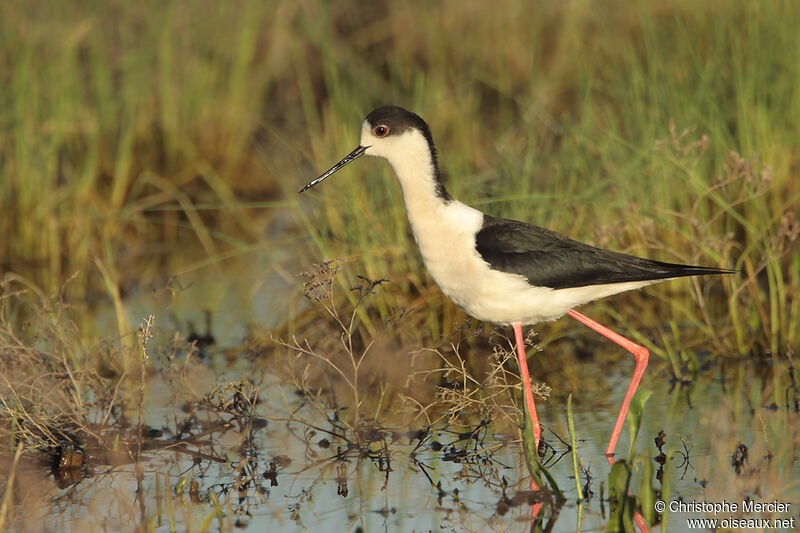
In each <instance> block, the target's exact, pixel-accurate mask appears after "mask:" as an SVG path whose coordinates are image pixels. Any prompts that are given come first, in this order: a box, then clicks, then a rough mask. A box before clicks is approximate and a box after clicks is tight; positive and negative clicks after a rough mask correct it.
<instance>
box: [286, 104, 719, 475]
mask: <svg viewBox="0 0 800 533" xmlns="http://www.w3.org/2000/svg"><path fill="white" fill-rule="evenodd" d="M362 155H372V156H378V157H384V158H386V159H388V160H389V163H391V165H392V167H393V168H394V171H395V173H396V174H397V179H398V180H399V181H400V186H401V187H402V189H403V197H404V199H405V206H406V213H407V214H408V221H409V222H410V223H411V229H412V230H413V232H414V237H415V238H416V240H417V244H418V245H419V250H420V253H421V254H422V259H423V261H424V263H425V266H426V267H427V269H428V272H429V273H430V275H431V277H432V278H433V280H434V281H435V282H436V284H437V285H438V286H439V288H441V289H442V292H444V293H445V294H446V295H447V296H448V297H449V298H450V299H451V300H452V301H453V302H454V303H455V304H457V305H458V306H460V307H461V308H462V309H464V311H466V312H467V313H469V314H470V315H472V316H473V317H475V318H477V319H479V320H485V321H487V322H492V323H494V324H500V325H511V326H513V328H514V335H515V338H516V343H517V356H518V358H519V366H520V372H521V374H522V384H523V387H524V389H525V401H526V404H527V407H528V411H529V413H530V416H531V421H532V422H533V434H534V438H535V440H536V445H537V447H538V444H539V436H540V435H541V429H540V427H539V422H538V419H537V417H536V410H535V408H534V404H533V394H532V391H531V385H530V378H529V376H528V365H527V361H526V358H525V346H524V342H523V338H522V326H523V325H528V324H536V323H537V322H541V321H546V320H555V319H557V318H559V317H561V316H563V315H564V314H568V315H569V316H571V317H573V318H574V319H576V320H578V321H580V322H581V323H583V324H585V325H587V326H589V327H590V328H592V329H594V330H595V331H597V332H599V333H600V334H601V335H604V336H606V337H608V338H609V339H611V340H612V341H614V342H616V343H617V344H619V345H620V346H622V347H623V348H625V349H626V350H628V351H629V352H630V353H632V354H633V356H634V357H635V359H636V367H635V370H634V373H633V378H632V379H631V383H630V385H629V386H628V390H627V392H626V394H625V399H624V400H623V402H622V408H621V409H620V412H619V416H618V417H617V421H616V424H615V425H614V430H613V432H612V434H611V440H610V441H609V443H608V448H607V450H606V454H607V455H608V456H609V460H610V458H611V456H612V454H613V452H614V447H615V446H616V443H617V438H618V437H619V434H620V431H621V430H622V423H623V421H624V420H625V415H626V414H627V412H628V404H629V403H630V401H631V398H632V397H633V394H634V392H635V391H636V388H637V386H638V385H639V381H640V380H641V377H642V374H643V373H644V369H645V367H646V366H647V359H648V351H647V349H646V348H644V347H643V346H640V345H638V344H636V343H634V342H631V341H630V340H628V339H626V338H625V337H623V336H621V335H618V334H617V333H614V332H613V331H611V330H609V329H608V328H605V327H604V326H601V325H600V324H598V323H597V322H594V321H593V320H591V319H589V318H587V317H586V316H584V315H582V314H580V313H578V312H577V311H575V310H574V308H575V307H577V306H579V305H581V304H585V303H587V302H590V301H592V300H596V299H598V298H603V297H605V296H610V295H612V294H617V293H619V292H623V291H628V290H631V289H638V288H640V287H644V286H645V285H650V284H652V283H658V282H660V281H664V280H667V279H671V278H677V277H681V276H695V275H703V274H724V273H729V272H730V271H728V270H722V269H717V268H709V267H698V266H687V265H677V264H672V263H662V262H660V261H651V260H649V259H642V258H639V257H634V256H631V255H626V254H622V253H618V252H611V251H609V250H601V249H599V248H594V247H592V246H589V245H588V244H583V243H580V242H576V241H573V240H572V239H569V238H567V237H565V236H563V235H560V234H558V233H555V232H553V231H550V230H547V229H544V228H540V227H537V226H532V225H530V224H526V223H524V222H517V221H515V220H507V219H502V218H495V217H493V216H489V215H486V214H484V213H482V212H480V211H478V210H477V209H473V208H472V207H469V206H467V205H464V204H462V203H461V202H459V201H457V200H455V199H454V198H453V197H452V196H450V195H449V194H448V192H447V190H446V189H445V187H444V183H443V182H442V178H441V175H440V174H439V167H438V163H437V157H436V148H435V146H434V144H433V138H432V137H431V132H430V129H429V128H428V125H427V124H426V123H425V122H424V121H423V120H422V119H421V118H420V117H419V116H417V115H415V114H414V113H411V112H409V111H406V110H405V109H402V108H400V107H395V106H383V107H379V108H377V109H375V110H374V111H372V112H371V113H370V114H369V115H367V118H366V119H365V120H364V122H363V123H362V125H361V144H360V146H359V147H358V148H356V149H355V150H353V151H352V152H350V153H349V154H348V155H347V156H345V158H344V159H342V160H341V161H339V162H338V163H336V164H335V165H334V166H333V167H332V168H331V169H330V170H328V171H327V172H325V173H324V174H322V175H321V176H320V177H318V178H317V179H315V180H313V181H312V182H311V183H309V184H308V185H306V186H305V187H303V189H302V190H301V191H300V192H303V191H306V190H308V189H310V188H311V187H313V186H314V185H316V184H318V183H319V182H321V181H322V180H324V179H325V178H327V177H328V176H330V175H331V174H333V173H334V172H336V171H337V170H339V169H341V168H342V167H344V166H345V165H347V164H348V163H350V162H351V161H354V160H356V159H357V158H359V157H361V156H362Z"/></svg>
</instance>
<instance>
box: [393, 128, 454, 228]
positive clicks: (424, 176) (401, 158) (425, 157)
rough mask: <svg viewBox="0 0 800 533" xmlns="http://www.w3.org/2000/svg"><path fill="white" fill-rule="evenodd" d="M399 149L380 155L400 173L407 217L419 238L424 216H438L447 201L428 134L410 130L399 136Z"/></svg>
mask: <svg viewBox="0 0 800 533" xmlns="http://www.w3.org/2000/svg"><path fill="white" fill-rule="evenodd" d="M401 147H402V149H400V148H401ZM391 148H394V147H391ZM396 148H398V149H397V150H393V149H388V150H385V151H383V153H382V154H381V155H383V156H384V157H385V158H386V159H388V160H389V163H390V164H391V165H392V168H393V169H394V172H395V174H397V180H398V181H399V182H400V187H401V188H402V189H403V199H404V200H405V204H406V213H407V214H408V220H409V222H410V223H411V227H412V229H413V230H414V234H415V235H416V236H417V237H418V231H417V230H418V227H419V223H420V222H421V221H422V220H423V219H425V218H430V217H432V216H433V217H435V214H436V212H440V210H441V209H443V208H444V207H446V206H447V204H448V201H447V200H445V199H444V198H442V197H441V196H439V194H440V193H439V187H440V185H439V182H438V181H437V178H436V169H435V167H434V162H433V158H432V156H431V151H430V148H429V147H428V142H427V140H426V139H425V137H424V136H423V135H422V134H421V133H419V132H418V131H416V130H410V131H408V132H406V133H404V134H403V136H402V138H400V139H397V145H396Z"/></svg>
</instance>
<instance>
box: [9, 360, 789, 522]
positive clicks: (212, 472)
mask: <svg viewBox="0 0 800 533" xmlns="http://www.w3.org/2000/svg"><path fill="white" fill-rule="evenodd" d="M620 366H622V365H620ZM623 368H624V367H623ZM625 369H626V370H627V368H625ZM584 372H585V376H584V379H590V378H591V379H595V380H597V379H603V380H604V383H601V384H600V387H599V390H602V389H608V390H612V389H616V391H615V392H610V393H608V395H606V394H605V393H600V394H596V393H594V394H587V393H586V392H585V391H575V398H574V404H575V405H574V421H575V427H576V434H577V438H578V453H579V456H580V461H581V463H582V464H583V465H584V466H585V467H588V469H589V472H590V475H591V481H589V485H588V486H589V490H590V498H589V499H588V500H587V501H585V502H584V503H583V506H582V509H581V530H582V531H597V530H603V529H604V528H605V527H606V522H607V520H608V516H609V502H608V501H605V500H603V499H601V497H600V491H601V484H606V483H607V481H606V478H607V476H608V473H609V466H608V464H607V463H606V460H605V457H604V455H603V449H604V447H605V442H606V439H607V438H608V434H609V432H610V428H611V425H612V423H613V418H614V415H615V414H616V406H611V407H610V408H609V407H608V405H609V404H613V403H615V402H616V398H617V397H620V396H621V391H619V385H620V384H623V383H624V382H625V380H626V379H627V375H622V374H620V375H614V374H612V375H607V376H602V378H598V376H597V373H596V370H595V369H593V368H592V364H591V363H590V364H587V365H585V366H584ZM255 374H258V375H259V376H260V377H259V381H260V384H259V387H258V388H259V398H260V403H259V404H258V405H257V409H256V411H257V414H258V415H260V416H263V417H264V418H265V419H266V426H265V427H262V428H260V429H255V430H254V431H253V433H252V439H251V440H249V441H245V439H244V437H245V436H247V432H246V431H245V432H241V431H239V430H238V428H235V427H234V428H230V429H228V430H219V431H215V432H211V433H208V434H206V435H204V436H203V437H202V438H200V439H198V440H197V441H196V442H195V441H192V439H187V435H183V436H181V439H182V440H184V441H189V442H191V443H190V444H189V445H187V446H185V447H183V448H182V450H181V451H180V452H176V451H173V450H171V449H170V442H172V441H173V440H178V438H177V437H176V435H175V434H174V433H173V432H171V431H170V428H175V427H176V424H175V423H174V420H176V418H175V417H176V411H175V409H174V408H173V407H172V406H171V402H170V398H169V397H166V396H164V395H160V393H159V391H161V392H163V391H166V390H168V389H169V387H168V386H167V385H166V384H163V383H159V378H153V379H152V380H151V382H150V383H149V385H148V390H149V391H151V392H150V393H149V394H148V409H147V410H146V413H147V417H146V423H147V424H148V425H149V426H151V427H153V428H164V430H165V433H164V434H163V436H161V437H160V438H159V439H156V440H155V441H154V444H155V442H156V441H158V442H160V443H161V446H158V449H157V450H151V451H147V452H145V454H144V457H143V479H142V484H141V493H140V494H141V498H139V497H138V496H137V482H136V475H135V472H136V469H135V467H134V465H133V464H132V463H130V462H128V463H127V464H121V465H117V466H108V465H106V466H103V465H94V466H93V467H92V471H91V473H88V472H86V473H85V475H86V477H85V478H83V479H78V480H76V481H75V482H74V483H71V484H68V485H67V486H66V487H64V488H55V487H53V486H52V484H51V487H50V489H49V490H50V493H49V494H48V495H47V497H46V498H45V500H43V501H42V502H41V503H42V507H41V508H40V509H39V510H38V512H32V513H31V515H29V516H28V518H27V519H25V520H23V522H22V523H24V524H25V525H24V527H23V528H22V529H20V530H31V531H36V530H54V529H53V528H55V530H64V531H67V530H71V531H94V530H111V531H114V530H123V531H124V530H127V529H128V527H129V526H128V525H129V524H136V523H140V524H141V523H146V524H149V525H150V526H152V527H153V528H154V529H155V530H156V531H169V530H170V526H169V520H168V517H169V516H170V515H172V516H173V520H174V521H175V523H176V528H177V530H192V531H194V530H198V529H202V528H203V527H211V528H212V529H214V530H217V529H218V528H219V527H220V526H221V527H222V529H223V530H230V529H235V530H243V531H265V530H269V531H297V530H302V529H305V530H311V531H318V530H328V531H358V530H362V531H439V530H447V531H527V530H528V529H529V527H530V513H531V511H530V506H529V504H528V503H527V500H526V497H525V494H524V491H525V490H527V480H528V474H527V471H526V469H525V467H524V463H523V462H522V460H521V457H522V454H521V450H520V447H519V441H517V440H516V439H517V436H516V435H508V434H506V435H503V434H496V433H494V427H493V424H488V425H486V426H484V427H476V426H475V425H472V426H467V427H462V426H447V425H446V424H442V425H440V426H439V427H435V428H432V429H431V431H430V434H428V435H426V436H425V437H424V439H423V440H422V441H420V438H419V437H420V434H418V433H417V431H419V430H421V429H423V426H422V425H416V426H410V427H409V428H408V431H406V432H405V433H404V434H401V433H398V432H395V433H394V434H392V433H390V432H386V433H385V434H383V435H378V437H381V438H376V440H374V441H373V442H371V443H369V444H368V445H367V446H366V447H362V448H361V449H347V444H346V443H345V442H344V441H343V440H341V439H336V438H335V437H332V436H331V435H329V434H326V433H325V432H324V431H320V430H314V429H312V426H314V427H317V428H320V429H322V430H325V429H331V428H332V426H331V424H330V423H328V421H327V420H326V419H325V417H324V416H322V415H321V414H320V413H318V412H315V411H314V410H312V409H311V408H310V407H309V405H308V403H307V402H306V401H305V399H304V398H303V397H302V396H300V395H297V394H294V393H293V392H294V391H292V390H291V388H290V387H287V386H285V385H284V386H281V384H280V383H279V382H278V381H277V379H276V378H275V377H274V376H271V375H270V374H269V372H263V373H261V371H259V372H254V371H253V369H252V368H251V367H250V365H249V364H247V363H245V362H243V361H238V362H236V363H235V364H233V365H231V364H230V361H229V360H228V359H227V358H225V357H224V356H223V355H216V356H212V357H210V358H209V359H207V360H205V361H202V362H197V363H196V364H193V365H192V372H191V376H190V377H189V379H190V382H191V383H192V384H193V386H194V387H195V388H196V389H197V390H206V389H207V388H208V387H210V386H211V385H213V383H215V382H218V381H220V380H225V379H230V380H233V379H238V378H240V377H241V376H243V375H249V376H253V375H255ZM646 376H647V377H646V380H645V382H644V385H643V386H644V388H646V389H649V390H651V391H652V393H653V394H652V396H651V398H650V399H649V401H648V402H647V404H646V409H645V416H644V422H643V427H642V430H641V433H640V435H639V440H638V446H637V450H638V454H637V457H638V460H640V461H641V460H648V459H652V458H653V457H655V456H656V455H658V450H657V449H656V447H655V444H654V438H655V437H656V436H657V434H658V433H659V431H662V430H663V431H664V432H665V433H666V445H665V446H664V449H665V451H666V450H667V449H668V448H675V449H676V450H678V452H679V453H677V454H676V456H675V457H673V458H672V460H671V461H669V462H668V463H667V464H666V465H665V470H666V471H667V472H668V476H669V478H670V488H669V494H670V495H669V499H670V500H674V499H678V498H680V499H682V500H684V501H689V502H691V501H712V502H713V501H720V500H721V499H722V498H725V497H726V491H727V490H728V486H727V485H728V484H730V483H734V484H735V483H737V482H739V481H740V480H741V476H737V475H735V474H734V473H733V467H732V466H731V464H730V454H728V455H720V454H719V453H718V450H717V445H719V444H722V445H723V449H726V450H728V451H730V452H731V453H732V452H733V451H734V445H735V442H734V440H735V439H737V438H738V439H739V440H741V441H743V442H751V441H752V439H753V438H754V435H753V434H752V432H749V431H744V432H742V431H741V430H737V429H734V428H735V427H736V426H737V425H741V423H737V421H736V418H737V417H739V416H741V415H742V413H745V412H747V411H748V409H749V407H743V406H744V405H745V404H746V403H747V398H745V397H746V396H750V397H751V398H760V397H761V396H760V395H759V394H757V393H758V391H757V388H758V387H759V386H760V381H759V380H757V379H749V378H748V379H747V381H748V386H747V387H742V388H741V389H739V390H738V391H737V394H741V396H742V397H740V398H737V397H736V396H737V394H733V393H732V392H731V391H730V390H729V391H728V392H727V393H726V392H723V390H722V382H721V380H720V379H719V378H718V377H716V378H715V377H711V378H708V377H706V378H703V379H701V380H698V381H697V382H696V383H694V384H691V385H689V386H687V387H673V386H672V385H670V383H669V381H668V380H667V379H664V375H663V373H658V372H656V371H652V372H649V373H648V374H647V375H646ZM728 386H729V387H730V385H728ZM593 390H598V389H597V388H595V389H593ZM737 402H739V403H740V404H741V405H740V406H739V407H737V406H735V405H734V404H735V403H737ZM539 405H540V412H539V416H540V419H541V420H542V421H543V423H544V425H545V427H546V428H547V429H546V430H545V434H544V437H545V439H546V440H547V441H548V442H550V443H551V444H552V445H553V447H554V448H555V450H556V452H557V453H558V454H565V455H564V456H563V457H561V458H560V459H559V460H556V461H553V460H551V461H549V462H547V463H546V464H547V466H548V469H549V471H550V473H551V474H552V475H553V476H554V477H555V479H556V480H557V483H558V485H559V486H560V488H561V490H563V491H564V494H565V496H566V498H567V501H566V502H565V503H564V504H563V506H560V507H559V508H558V509H557V510H556V511H557V512H556V513H555V516H554V513H552V511H551V512H550V513H549V514H546V515H544V518H545V525H546V526H548V527H552V529H550V530H551V531H575V530H577V527H578V506H577V503H576V502H577V500H578V492H577V488H576V486H575V481H574V478H572V463H571V455H570V454H569V453H566V452H568V449H567V447H566V446H565V445H564V444H561V443H559V442H558V441H557V439H555V438H554V437H553V433H552V432H555V433H557V434H559V435H560V436H561V437H562V438H565V439H566V438H567V432H566V429H565V427H566V412H565V402H564V401H563V398H562V397H561V396H554V397H553V398H551V399H550V400H549V401H547V402H539ZM597 405H602V406H603V407H602V408H597V407H595V406H597ZM762 407H763V406H762ZM290 416H293V417H294V418H295V420H296V421H295V422H286V421H282V420H281V419H286V418H289V417H290ZM755 416H756V417H757V418H759V419H761V420H762V421H763V423H764V424H765V426H769V425H772V423H773V422H776V423H777V422H780V420H781V419H785V418H786V417H789V418H790V419H791V420H792V422H791V423H795V424H796V422H797V418H798V414H797V413H796V412H790V411H788V410H786V409H763V408H762V409H761V410H760V411H758V412H755ZM224 419H226V417H224V416H215V415H209V414H198V416H197V419H196V420H195V422H194V424H195V426H194V429H190V430H188V433H192V432H194V433H202V432H201V431H200V429H201V428H202V429H205V430H208V428H210V427H213V424H214V423H215V422H219V420H224ZM261 423H262V424H263V422H261ZM551 430H552V432H551ZM470 431H476V433H475V437H474V438H467V439H464V438H460V437H459V433H460V432H461V433H464V432H470ZM730 433H733V437H734V439H733V440H731V435H730ZM681 438H682V439H683V441H684V442H685V444H686V447H685V448H684V445H683V443H682V442H681ZM715 440H716V441H717V442H716V443H715ZM728 441H730V442H728ZM627 448H628V432H627V430H626V431H625V432H624V433H623V437H622V439H621V441H620V443H619V445H618V448H617V449H618V451H620V452H621V454H620V455H625V454H624V452H623V451H624V450H626V449H627ZM681 451H685V452H687V454H688V459H687V458H685V457H683V456H682V454H681V453H680V452H681ZM758 464H760V461H759V460H758V458H752V459H751V460H750V465H758ZM653 467H654V468H653V469H654V470H656V469H657V468H658V465H657V464H654V465H653ZM790 469H791V471H790V472H785V474H786V477H785V479H786V480H797V479H800V469H798V466H797V463H796V461H794V462H793V463H792V464H791V465H790ZM639 470H641V465H639ZM34 472H35V471H34ZM34 472H32V471H28V472H27V475H29V476H31V475H35V474H34ZM167 474H169V479H170V490H169V491H167V490H166V489H165V488H164V483H165V477H166V475H167ZM41 475H44V472H42V474H41ZM78 477H80V476H78ZM634 478H635V481H634V483H633V484H632V487H638V486H639V481H638V476H637V475H636V474H635V475H634ZM748 479H749V481H748V483H750V484H751V485H753V484H755V485H753V487H755V486H756V485H759V483H758V482H757V481H753V480H754V478H753V476H752V475H751V476H750V477H749V478H748ZM654 482H655V488H656V489H657V490H662V489H663V487H662V486H661V483H660V482H658V481H655V480H654ZM586 484H587V478H586V476H585V475H583V474H582V475H581V485H582V486H585V485H586ZM179 487H180V488H179ZM764 488H766V487H762V489H764ZM633 490H634V492H635V491H636V489H635V488H634V489H633ZM604 492H605V494H604V496H605V497H607V496H608V489H607V487H604ZM799 492H800V491H798V486H797V483H795V484H794V486H786V487H784V489H782V492H775V493H772V494H769V493H766V494H765V493H762V494H761V496H760V497H761V498H762V499H764V500H767V499H770V500H771V499H777V500H778V501H781V502H788V503H790V504H792V509H791V512H790V513H788V514H787V513H783V514H781V516H797V511H798V509H797V507H798V505H797V502H798V495H799ZM212 494H213V495H214V497H216V498H217V500H218V501H219V502H220V508H221V510H222V516H221V518H218V517H217V516H216V514H214V509H215V506H214V504H213V501H212V499H211V498H212V496H211V495H212ZM738 494H739V493H738V492H734V491H731V492H730V493H729V495H728V496H727V498H728V499H738V498H739V495H738ZM751 494H752V495H753V496H755V495H756V493H751ZM167 499H169V500H170V505H171V506H172V509H173V511H172V512H169V511H168V506H167ZM692 516H703V514H702V513H693V514H681V513H671V514H670V515H668V524H667V527H666V530H667V531H684V530H686V524H685V520H686V519H687V518H689V517H692ZM759 516H761V515H759ZM204 520H206V522H204ZM209 520H210V521H209ZM44 524H47V526H46V527H43V526H44Z"/></svg>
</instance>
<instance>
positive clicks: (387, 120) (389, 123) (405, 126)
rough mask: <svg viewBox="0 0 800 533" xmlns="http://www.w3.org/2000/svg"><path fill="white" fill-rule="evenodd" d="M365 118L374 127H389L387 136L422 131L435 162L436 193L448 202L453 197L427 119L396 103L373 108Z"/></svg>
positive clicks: (432, 159) (432, 160)
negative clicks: (441, 170) (440, 167)
mask: <svg viewBox="0 0 800 533" xmlns="http://www.w3.org/2000/svg"><path fill="white" fill-rule="evenodd" d="M365 120H366V121H367V122H368V123H369V125H370V127H372V128H375V127H376V126H386V127H388V128H389V133H388V134H387V135H386V136H387V137H390V136H392V135H402V134H403V133H405V132H406V131H408V130H410V129H415V130H418V131H419V132H420V133H422V136H423V137H425V140H426V141H428V148H429V149H430V151H431V162H432V163H433V171H434V175H435V179H436V195H437V196H439V197H440V198H441V199H442V200H445V201H446V202H448V201H450V200H452V199H453V197H452V196H450V193H448V192H447V189H445V187H444V181H443V180H442V175H441V172H440V171H439V158H438V156H437V154H436V145H435V144H433V136H432V135H431V129H430V128H429V127H428V125H427V124H426V123H425V121H424V120H422V117H420V116H419V115H417V114H416V113H412V112H411V111H407V110H405V109H403V108H402V107H398V106H396V105H383V106H380V107H378V108H375V109H373V110H372V111H371V112H370V114H369V115H367V118H366V119H365Z"/></svg>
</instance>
